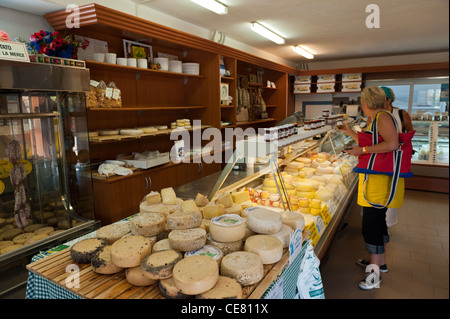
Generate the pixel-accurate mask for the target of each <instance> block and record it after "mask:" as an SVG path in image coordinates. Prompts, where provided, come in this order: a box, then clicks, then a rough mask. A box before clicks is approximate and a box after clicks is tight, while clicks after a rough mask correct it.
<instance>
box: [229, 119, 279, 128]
mask: <svg viewBox="0 0 450 319" xmlns="http://www.w3.org/2000/svg"><path fill="white" fill-rule="evenodd" d="M273 121H276V119H261V120H256V121H247V122H237V123H236V126H244V125H252V124H259V123H265V122H273Z"/></svg>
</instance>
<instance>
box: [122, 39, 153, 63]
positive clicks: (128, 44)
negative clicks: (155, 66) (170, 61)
mask: <svg viewBox="0 0 450 319" xmlns="http://www.w3.org/2000/svg"><path fill="white" fill-rule="evenodd" d="M123 56H124V57H125V58H137V59H147V61H148V63H153V50H152V46H151V45H148V44H144V43H139V42H134V41H130V40H125V39H124V40H123Z"/></svg>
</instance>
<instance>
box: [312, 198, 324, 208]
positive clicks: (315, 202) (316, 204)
mask: <svg viewBox="0 0 450 319" xmlns="http://www.w3.org/2000/svg"><path fill="white" fill-rule="evenodd" d="M310 206H311V208H321V207H322V201H321V200H320V199H315V198H313V199H311V204H310Z"/></svg>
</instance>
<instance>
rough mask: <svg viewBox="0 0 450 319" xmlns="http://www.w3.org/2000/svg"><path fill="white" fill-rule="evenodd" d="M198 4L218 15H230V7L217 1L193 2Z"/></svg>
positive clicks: (196, 0)
mask: <svg viewBox="0 0 450 319" xmlns="http://www.w3.org/2000/svg"><path fill="white" fill-rule="evenodd" d="M191 1H192V2H195V3H196V4H198V5H200V6H202V7H204V8H206V9H208V10H211V11H213V12H215V13H217V14H228V7H227V6H224V5H223V4H221V3H220V2H217V1H215V0H191Z"/></svg>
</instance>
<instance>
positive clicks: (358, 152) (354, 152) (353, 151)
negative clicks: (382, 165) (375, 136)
mask: <svg viewBox="0 0 450 319" xmlns="http://www.w3.org/2000/svg"><path fill="white" fill-rule="evenodd" d="M344 152H345V153H347V154H350V155H353V156H359V155H361V154H364V148H363V147H360V146H354V147H352V148H351V149H349V150H344Z"/></svg>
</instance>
